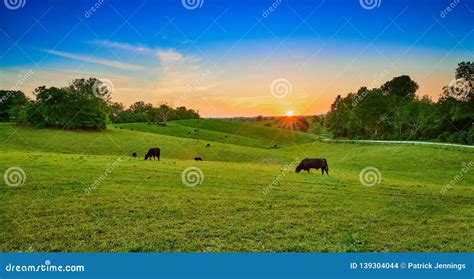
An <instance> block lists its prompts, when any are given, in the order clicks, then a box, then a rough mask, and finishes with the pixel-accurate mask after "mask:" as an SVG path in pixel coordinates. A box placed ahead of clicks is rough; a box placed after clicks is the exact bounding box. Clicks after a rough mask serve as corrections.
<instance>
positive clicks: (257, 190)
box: [0, 120, 474, 252]
mask: <svg viewBox="0 0 474 279" xmlns="http://www.w3.org/2000/svg"><path fill="white" fill-rule="evenodd" d="M237 124H238V125H242V123H237ZM233 125H234V124H228V123H223V122H221V121H217V120H213V121H209V122H207V121H204V122H203V124H202V126H201V128H202V130H201V136H202V138H203V139H205V140H201V141H199V142H197V141H196V140H195V139H192V138H191V136H189V135H190V134H189V133H188V132H189V128H191V129H193V126H192V123H187V122H186V121H180V122H176V123H174V122H171V123H170V124H169V125H168V126H166V127H161V126H157V125H152V124H122V125H120V127H122V129H120V128H119V125H117V128H114V127H115V126H116V125H112V126H111V128H110V129H108V130H107V131H106V132H77V131H76V132H73V131H58V130H51V129H42V130H40V129H34V128H25V127H18V126H15V125H10V124H0V142H1V143H2V144H1V145H0V150H1V151H2V152H1V153H0V170H2V172H5V171H6V170H7V169H8V168H10V167H20V168H21V169H22V170H23V171H24V172H25V176H26V179H25V183H24V184H23V185H20V186H16V187H10V186H7V185H5V184H4V183H2V184H1V186H0V203H1V207H0V220H1V223H0V224H1V225H0V226H1V227H0V250H1V251H341V252H342V251H472V250H474V235H473V232H474V210H473V204H474V191H473V187H474V178H473V177H474V176H473V174H472V172H473V170H472V169H468V170H467V172H462V170H463V169H464V170H465V169H466V166H465V165H463V163H469V162H471V161H473V159H474V156H473V155H474V153H472V152H460V151H455V150H443V149H439V148H438V149H437V148H429V147H420V146H385V145H373V144H372V145H356V144H342V143H339V144H331V143H321V142H319V141H315V140H314V138H313V137H312V136H310V135H306V134H303V135H300V134H299V133H298V134H297V135H296V136H295V134H293V132H291V131H287V132H286V133H289V134H285V132H283V134H282V135H280V133H282V132H281V131H279V129H274V128H268V127H267V128H268V129H266V128H264V127H258V128H257V127H254V126H241V127H240V128H238V127H237V126H233ZM148 127H151V128H150V129H149V128H148ZM260 128H262V129H263V130H259V129H260ZM131 129H133V130H131ZM204 130H205V131H204ZM236 132H237V135H235V134H234V133H236ZM226 135H227V137H225V136H226ZM269 135H273V136H274V138H276V141H277V143H276V144H278V145H279V146H281V147H282V148H268V147H271V146H273V144H271V143H272V140H273V138H271V137H272V136H270V138H269ZM277 135H278V136H277ZM222 136H223V137H222ZM292 136H293V137H297V138H298V139H297V140H293V139H294V138H291V137H292ZM214 137H220V138H219V140H218V139H217V138H214ZM213 139H215V141H212V140H213ZM235 139H240V141H237V140H235ZM234 140H235V141H234ZM207 143H211V147H210V148H206V147H205V145H206V144H207ZM230 143H232V144H230ZM155 146H158V147H160V148H161V150H162V160H161V161H159V162H158V161H144V160H143V157H142V156H143V154H144V152H146V150H147V149H148V148H149V147H155ZM283 146H284V147H283ZM132 152H137V153H138V155H139V157H138V158H133V157H131V156H130V154H131V153H132ZM195 156H200V157H202V158H203V159H204V161H203V162H195V161H194V160H192V159H193V158H194V157H195ZM305 157H326V158H327V159H328V162H329V176H321V174H320V172H317V171H314V170H313V171H312V173H311V174H307V173H295V172H294V167H291V168H289V169H290V170H289V171H287V167H286V166H287V165H290V164H292V163H293V164H294V162H299V160H301V159H303V158H305ZM292 166H293V165H292ZM369 166H372V167H376V168H377V169H378V170H379V171H380V174H381V182H380V184H377V185H375V186H372V187H369V186H364V185H362V183H361V182H360V180H359V173H360V172H361V170H362V169H364V168H366V167H369ZM188 167H198V168H199V169H200V170H201V171H202V174H203V180H202V183H201V184H199V185H197V186H194V187H188V186H186V185H185V184H184V183H183V182H182V177H181V176H182V173H183V171H184V170H185V169H186V168H188ZM460 174H462V177H461V179H459V181H458V182H457V183H455V185H454V186H453V187H452V188H451V189H449V190H448V191H447V192H446V194H445V195H442V194H441V193H440V192H441V190H442V189H443V188H444V187H445V186H446V185H447V184H448V183H449V182H450V181H451V180H452V179H454V177H455V176H457V175H460ZM274 181H278V183H275V184H274V185H273V186H271V185H272V182H274Z"/></svg>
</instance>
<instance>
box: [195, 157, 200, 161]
mask: <svg viewBox="0 0 474 279" xmlns="http://www.w3.org/2000/svg"><path fill="white" fill-rule="evenodd" d="M194 160H196V161H202V158H201V157H194Z"/></svg>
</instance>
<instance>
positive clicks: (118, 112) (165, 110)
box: [110, 101, 199, 124]
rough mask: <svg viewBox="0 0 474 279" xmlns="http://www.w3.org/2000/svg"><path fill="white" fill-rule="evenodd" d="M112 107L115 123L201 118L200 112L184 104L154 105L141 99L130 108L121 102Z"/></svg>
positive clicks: (162, 121) (163, 122) (162, 122)
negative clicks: (173, 106)
mask: <svg viewBox="0 0 474 279" xmlns="http://www.w3.org/2000/svg"><path fill="white" fill-rule="evenodd" d="M110 108H111V116H110V118H111V120H112V122H113V123H136V122H157V123H161V124H166V122H167V121H170V120H178V119H195V118H199V114H198V113H197V112H195V111H194V110H192V109H187V108H186V107H183V106H181V107H177V108H172V107H171V106H169V105H167V104H165V103H163V104H160V106H159V107H154V106H153V105H152V104H145V102H143V101H140V102H136V103H134V104H132V105H131V106H130V107H129V108H128V109H125V108H124V106H123V105H122V104H120V103H113V104H111V105H110Z"/></svg>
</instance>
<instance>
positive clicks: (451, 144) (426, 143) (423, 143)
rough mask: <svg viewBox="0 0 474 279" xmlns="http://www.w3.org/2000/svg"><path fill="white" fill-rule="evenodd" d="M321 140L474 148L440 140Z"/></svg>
mask: <svg viewBox="0 0 474 279" xmlns="http://www.w3.org/2000/svg"><path fill="white" fill-rule="evenodd" d="M322 140H323V141H327V142H335V143H337V142H348V143H398V144H412V145H434V146H448V147H459V148H461V150H462V149H463V148H467V149H474V145H465V144H455V143H441V142H429V141H403V140H332V139H327V138H323V139H322Z"/></svg>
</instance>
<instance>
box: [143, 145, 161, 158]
mask: <svg viewBox="0 0 474 279" xmlns="http://www.w3.org/2000/svg"><path fill="white" fill-rule="evenodd" d="M151 157H153V160H155V157H158V161H159V160H160V149H159V148H150V149H148V152H147V153H146V154H145V160H148V158H150V160H151Z"/></svg>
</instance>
